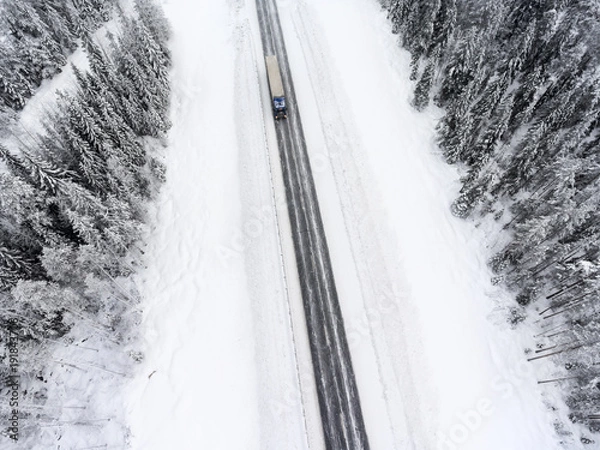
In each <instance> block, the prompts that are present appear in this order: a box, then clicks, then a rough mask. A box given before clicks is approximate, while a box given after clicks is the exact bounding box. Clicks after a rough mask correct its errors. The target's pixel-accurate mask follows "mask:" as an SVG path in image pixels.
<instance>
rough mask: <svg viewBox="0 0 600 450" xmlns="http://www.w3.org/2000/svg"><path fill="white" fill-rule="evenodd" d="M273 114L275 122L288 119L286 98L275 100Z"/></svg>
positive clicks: (276, 98)
mask: <svg viewBox="0 0 600 450" xmlns="http://www.w3.org/2000/svg"><path fill="white" fill-rule="evenodd" d="M273 114H274V115H275V120H279V119H287V106H286V104H285V97H275V98H273Z"/></svg>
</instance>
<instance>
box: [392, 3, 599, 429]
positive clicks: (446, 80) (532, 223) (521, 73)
mask: <svg viewBox="0 0 600 450" xmlns="http://www.w3.org/2000/svg"><path fill="white" fill-rule="evenodd" d="M383 3H384V5H385V7H386V8H387V10H388V17H389V19H390V20H391V22H392V25H393V31H394V32H395V33H397V34H398V36H399V40H400V43H401V45H402V46H403V47H404V48H406V49H407V50H408V51H409V52H410V54H411V58H412V59H411V69H412V72H411V79H412V80H413V81H414V82H415V90H414V98H413V106H414V107H415V108H417V109H419V110H422V109H424V108H425V107H427V105H429V104H430V102H431V103H433V104H434V105H436V106H438V107H440V108H442V109H443V111H444V115H443V118H442V119H441V121H440V122H439V126H438V129H437V132H438V143H439V147H440V148H441V150H442V153H443V156H444V157H445V159H446V161H447V162H448V163H449V164H456V165H459V166H460V168H461V170H462V173H463V174H464V176H463V178H462V180H461V182H462V189H461V192H460V195H459V196H458V198H456V200H455V201H454V203H453V205H452V211H453V213H454V214H455V215H456V216H458V217H463V218H470V219H472V220H475V221H477V222H483V221H491V220H493V221H495V222H496V223H497V224H498V226H497V227H496V228H497V229H498V230H499V231H498V234H497V236H493V238H492V239H490V246H491V247H492V248H493V251H494V256H493V257H492V259H491V260H490V266H491V268H492V269H493V271H494V272H495V274H496V277H495V279H494V281H495V282H498V283H503V284H504V285H505V286H507V287H508V288H509V289H510V290H511V291H513V292H514V293H515V298H516V303H515V308H514V309H513V313H512V316H511V320H512V322H513V323H514V324H515V325H516V324H517V323H518V322H519V321H521V320H523V319H524V317H525V315H527V314H529V315H534V316H535V317H534V319H535V321H536V323H537V324H539V330H538V333H539V334H538V335H537V338H538V339H539V342H540V343H539V345H538V348H537V349H536V350H535V351H531V352H530V353H529V354H528V359H529V360H530V361H531V363H532V364H536V363H542V362H543V363H546V364H547V363H548V362H552V363H554V364H555V365H556V370H555V373H556V377H555V379H554V380H550V381H549V382H552V383H558V385H559V386H560V389H562V392H564V398H565V400H566V403H567V405H568V407H569V408H570V411H571V414H570V418H571V420H572V421H574V422H578V423H583V424H585V425H586V426H588V427H589V428H590V429H591V430H592V431H596V432H598V431H600V421H598V419H599V417H600V416H599V414H600V321H599V318H600V302H599V301H598V295H599V293H600V289H599V287H600V265H599V263H600V261H599V256H600V209H599V206H600V151H599V150H600V71H599V67H600V66H599V62H600V61H599V58H600V51H599V50H600V48H599V47H600V20H599V19H600V5H599V4H598V2H595V1H586V0H582V1H580V0H573V1H571V0H544V1H530V0H526V1H524V0H518V1H513V0H499V1H496V0H494V1H472V0H390V1H387V2H383ZM538 361H539V362H538ZM557 427H559V425H557Z"/></svg>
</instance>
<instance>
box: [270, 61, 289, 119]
mask: <svg viewBox="0 0 600 450" xmlns="http://www.w3.org/2000/svg"><path fill="white" fill-rule="evenodd" d="M265 61H266V63H267V76H268V77H269V89H270V90H271V100H272V102H273V114H274V115H275V120H279V119H287V107H286V104H285V93H284V92H283V81H281V72H280V71H279V62H278V61H277V56H275V55H269V56H266V57H265Z"/></svg>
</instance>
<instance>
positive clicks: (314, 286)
mask: <svg viewBox="0 0 600 450" xmlns="http://www.w3.org/2000/svg"><path fill="white" fill-rule="evenodd" d="M256 5H257V9H258V18H259V22H260V28H261V38H262V43H263V50H264V52H265V55H276V56H277V58H278V60H279V61H280V66H281V72H282V78H283V82H284V86H285V90H286V97H287V99H288V103H289V104H288V108H289V113H288V117H289V118H288V119H287V120H280V121H278V122H277V123H276V132H277V140H278V143H279V151H280V157H281V164H282V170H283V174H284V182H285V188H286V197H287V204H288V212H289V216H290V222H291V225H292V234H293V239H294V248H295V251H296V262H297V266H298V272H299V276H300V285H301V290H302V298H303V303H304V310H305V314H306V323H307V328H308V334H309V341H310V348H311V355H312V361H313V369H314V375H315V380H316V385H317V394H318V398H319V407H320V411H321V421H322V424H323V432H324V436H325V444H326V446H327V448H329V449H354V450H357V449H368V448H369V443H368V439H367V434H366V430H365V425H364V421H363V417H362V411H361V407H360V400H359V396H358V389H357V386H356V381H355V378H354V371H353V368H352V362H351V358H350V351H349V347H348V342H347V339H346V335H345V331H344V324H343V319H342V315H341V311H340V306H339V302H338V297H337V290H336V287H335V281H334V277H333V271H332V267H331V261H330V257H329V250H328V247H327V242H326V239H325V232H324V229H323V224H322V219H321V213H320V210H319V205H318V200H317V194H316V190H315V185H314V180H313V177H312V172H311V167H310V162H309V160H308V154H307V149H306V143H305V139H304V133H303V130H302V123H301V120H300V114H299V111H298V108H297V105H296V101H295V92H294V85H293V81H292V77H291V73H290V68H289V64H288V60H287V53H286V49H285V43H284V40H283V34H282V31H281V26H280V23H279V17H278V13H277V6H276V5H275V3H274V1H273V0H257V1H256Z"/></svg>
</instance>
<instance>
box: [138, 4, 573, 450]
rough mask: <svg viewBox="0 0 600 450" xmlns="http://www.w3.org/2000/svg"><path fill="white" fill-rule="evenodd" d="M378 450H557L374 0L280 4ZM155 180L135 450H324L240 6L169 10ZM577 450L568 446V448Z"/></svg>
mask: <svg viewBox="0 0 600 450" xmlns="http://www.w3.org/2000/svg"><path fill="white" fill-rule="evenodd" d="M278 5H279V8H280V15H281V20H282V26H283V29H284V34H285V38H286V43H287V47H288V54H289V57H290V65H291V68H292V71H293V73H294V81H295V85H296V91H297V95H298V98H299V107H300V109H301V113H302V118H303V122H304V127H305V132H306V138H307V144H308V149H309V153H310V157H311V161H312V165H313V168H314V170H315V181H316V184H317V189H318V194H319V198H320V201H321V209H322V213H323V220H324V224H325V229H326V233H327V237H328V240H329V246H330V250H331V257H332V263H333V267H334V271H335V276H336V280H337V283H338V291H339V296H340V302H341V304H342V310H343V313H344V319H345V323H346V327H347V334H348V336H349V339H350V345H351V351H352V357H353V361H354V366H355V372H356V377H357V383H358V387H359V391H360V394H361V400H362V404H363V412H364V414H365V422H366V425H367V431H368V433H369V437H370V440H371V445H372V448H373V449H386V450H387V449H392V448H397V449H418V450H421V449H432V450H433V449H440V450H452V449H465V450H466V449H473V450H481V449H486V450H507V449H510V450H520V449H523V450H525V449H527V450H529V449H540V450H542V449H543V450H552V449H556V448H559V447H558V437H557V436H556V434H555V432H554V430H553V428H552V425H551V420H552V419H551V417H550V416H549V415H548V413H547V411H546V408H545V407H544V405H543V402H542V395H541V389H540V388H539V387H538V385H537V384H536V375H535V373H534V366H532V365H531V364H530V363H527V362H526V360H525V356H524V354H523V348H524V346H526V345H529V344H530V343H529V342H528V341H527V338H526V335H524V334H518V333H516V332H514V331H512V330H510V329H509V327H508V325H506V324H505V320H504V315H503V308H504V306H505V305H508V304H510V302H511V301H512V300H511V299H510V298H508V297H507V295H506V294H504V293H503V292H502V291H501V290H500V289H499V288H497V287H494V286H492V285H491V283H490V281H489V280H490V277H491V274H490V273H489V271H488V268H487V267H486V264H485V261H486V259H487V258H488V256H489V255H488V254H487V251H486V249H485V247H484V245H483V243H484V242H485V235H484V232H483V231H482V230H480V229H477V228H475V227H474V226H473V225H472V224H470V223H468V222H464V221H461V220H458V219H456V218H454V217H452V216H451V214H450V212H449V205H450V202H451V201H452V199H453V198H454V197H455V196H456V193H457V191H458V188H459V184H458V173H457V172H456V170H455V169H453V168H452V167H449V166H447V165H445V164H444V163H443V162H442V160H441V158H440V156H439V155H438V153H437V149H436V147H435V144H434V126H435V121H436V119H437V118H438V117H439V116H440V112H439V111H435V110H429V111H428V112H426V113H424V114H420V113H417V112H415V111H414V110H413V109H412V108H411V107H410V106H409V99H410V93H411V89H412V86H411V83H410V82H409V80H408V73H409V68H408V62H409V60H408V56H407V54H405V53H404V52H403V51H402V50H400V49H399V48H398V46H397V44H396V40H395V37H394V36H393V35H392V34H391V33H390V29H389V24H388V23H387V21H386V19H385V13H384V12H383V11H381V10H380V8H379V6H378V4H377V2H376V1H375V0H328V1H325V2H324V1H323V0H279V1H278ZM164 6H165V10H166V12H167V15H168V16H169V18H170V19H171V21H172V25H173V29H174V38H173V54H174V63H175V65H174V71H173V88H174V100H173V111H172V120H173V123H174V127H173V129H172V131H171V135H170V146H169V149H168V154H167V167H168V173H167V176H168V181H167V184H166V186H165V188H164V189H163V192H162V195H161V199H160V203H159V205H158V207H157V213H156V227H155V229H154V230H153V231H152V233H151V235H150V236H149V242H150V244H149V248H148V251H147V252H146V254H147V261H148V269H147V270H146V272H145V273H144V274H143V277H144V283H143V285H144V287H143V294H144V296H145V297H146V299H147V308H146V313H145V316H144V322H143V327H144V332H145V334H146V336H147V342H146V361H145V362H144V364H143V369H142V370H141V372H140V373H139V375H138V377H137V378H136V380H135V381H134V382H133V383H132V385H131V394H130V396H129V398H128V412H129V415H130V418H131V423H132V433H133V444H134V448H136V449H144V450H152V449H164V448H178V449H196V448H207V449H211V450H212V449H242V448H243V449H265V448H267V449H282V448H285V449H293V448H298V449H301V448H314V449H318V448H321V447H322V441H321V437H320V434H319V433H320V430H319V423H318V418H317V417H316V414H317V405H316V398H315V390H314V386H313V384H312V383H313V382H312V380H311V376H310V375H311V370H310V361H309V359H308V357H309V355H308V351H307V343H306V335H305V331H304V323H303V319H302V317H301V314H302V309H301V307H300V298H299V292H298V282H297V279H296V277H297V275H296V269H295V266H294V259H293V253H292V252H293V249H292V246H291V242H290V238H289V223H288V222H287V214H286V210H285V203H284V202H283V201H282V199H283V198H284V195H283V189H282V182H281V172H280V168H279V163H278V152H277V148H276V145H275V140H274V130H273V124H272V119H271V114H270V111H269V106H268V91H267V86H266V79H265V73H264V72H265V70H264V66H263V64H262V49H261V46H260V39H259V34H258V24H257V21H256V13H255V10H254V2H253V1H252V0H227V1H220V2H215V1H214V0H164ZM569 448H576V447H575V446H574V445H571V446H570V447H569Z"/></svg>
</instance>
